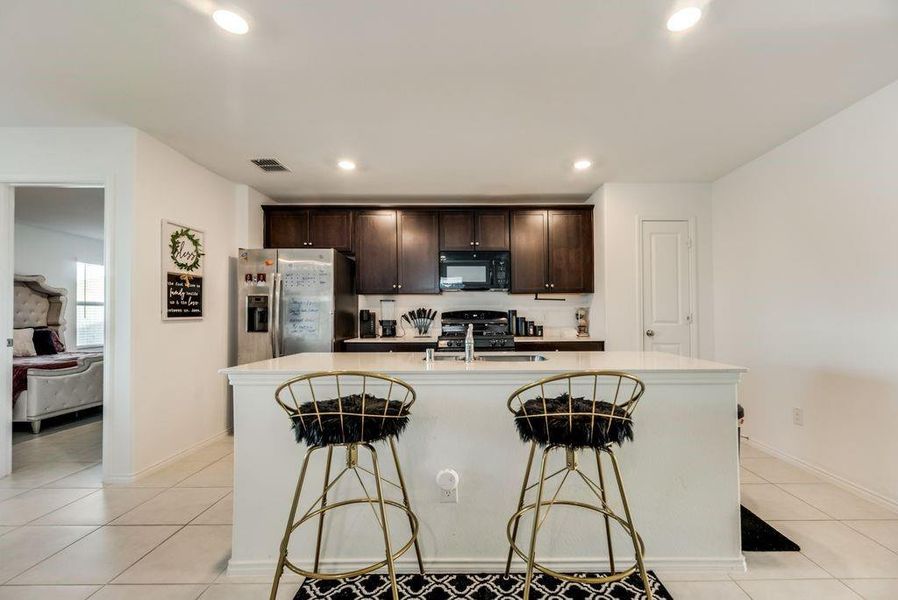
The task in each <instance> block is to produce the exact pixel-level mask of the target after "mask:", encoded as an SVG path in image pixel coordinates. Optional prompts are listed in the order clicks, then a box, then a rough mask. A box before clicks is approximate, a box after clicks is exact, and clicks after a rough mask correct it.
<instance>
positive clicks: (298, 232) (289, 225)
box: [265, 209, 309, 248]
mask: <svg viewBox="0 0 898 600" xmlns="http://www.w3.org/2000/svg"><path fill="white" fill-rule="evenodd" d="M308 241H309V211H308V210H306V209H300V210H273V211H269V212H266V213H265V247H266V248H308V244H307V242H308Z"/></svg>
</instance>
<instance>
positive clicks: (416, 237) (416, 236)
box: [398, 210, 440, 294]
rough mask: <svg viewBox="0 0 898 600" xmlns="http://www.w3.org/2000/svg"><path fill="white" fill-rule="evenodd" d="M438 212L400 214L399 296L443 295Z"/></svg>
mask: <svg viewBox="0 0 898 600" xmlns="http://www.w3.org/2000/svg"><path fill="white" fill-rule="evenodd" d="M439 234H440V232H439V213H438V212H437V211H435V210H433V211H430V210H400V211H399V286H398V291H399V293H400V294H439V293H440V266H439V265H440V252H439Z"/></svg>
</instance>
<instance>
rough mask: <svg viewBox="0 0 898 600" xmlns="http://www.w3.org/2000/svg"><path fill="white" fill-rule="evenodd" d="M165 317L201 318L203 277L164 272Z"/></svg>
mask: <svg viewBox="0 0 898 600" xmlns="http://www.w3.org/2000/svg"><path fill="white" fill-rule="evenodd" d="M165 289H166V295H165V318H166V319H202V318H203V278H202V277H197V276H193V277H191V276H190V275H178V274H177V273H166V281H165Z"/></svg>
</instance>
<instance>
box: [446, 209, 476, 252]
mask: <svg viewBox="0 0 898 600" xmlns="http://www.w3.org/2000/svg"><path fill="white" fill-rule="evenodd" d="M474 240H475V232H474V211H472V210H448V211H443V212H441V213H440V250H450V251H453V250H473V249H474Z"/></svg>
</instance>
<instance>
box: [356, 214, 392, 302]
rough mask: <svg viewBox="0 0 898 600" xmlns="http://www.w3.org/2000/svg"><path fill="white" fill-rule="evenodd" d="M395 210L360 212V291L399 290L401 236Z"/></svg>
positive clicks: (357, 245) (358, 231)
mask: <svg viewBox="0 0 898 600" xmlns="http://www.w3.org/2000/svg"><path fill="white" fill-rule="evenodd" d="M396 219H397V215H396V211H395V210H371V211H368V210H365V211H360V212H359V213H357V214H356V220H355V223H356V227H355V256H356V273H357V274H358V291H359V293H360V294H394V293H396V292H397V291H398V286H399V282H398V276H397V273H398V268H399V244H398V242H399V239H398V228H397V226H396V225H397V223H396Z"/></svg>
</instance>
